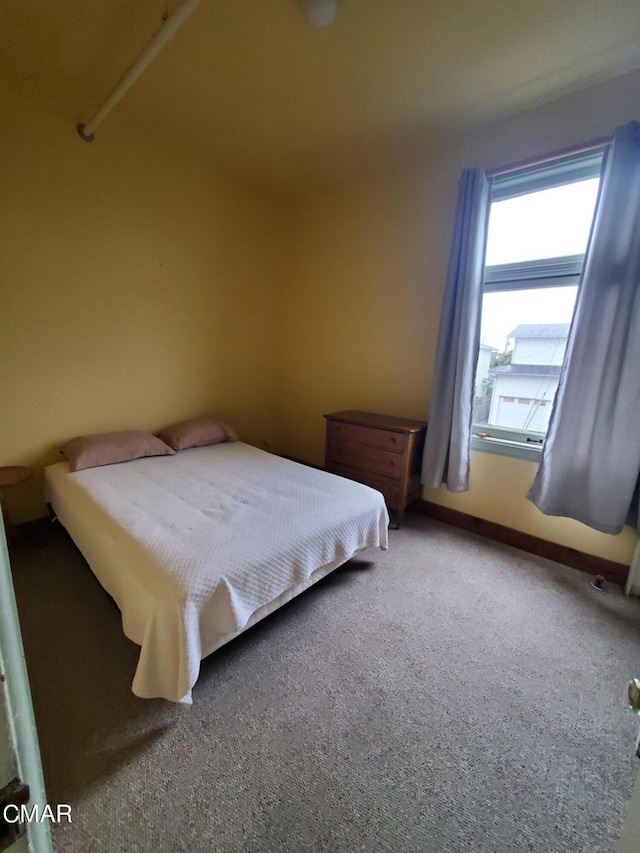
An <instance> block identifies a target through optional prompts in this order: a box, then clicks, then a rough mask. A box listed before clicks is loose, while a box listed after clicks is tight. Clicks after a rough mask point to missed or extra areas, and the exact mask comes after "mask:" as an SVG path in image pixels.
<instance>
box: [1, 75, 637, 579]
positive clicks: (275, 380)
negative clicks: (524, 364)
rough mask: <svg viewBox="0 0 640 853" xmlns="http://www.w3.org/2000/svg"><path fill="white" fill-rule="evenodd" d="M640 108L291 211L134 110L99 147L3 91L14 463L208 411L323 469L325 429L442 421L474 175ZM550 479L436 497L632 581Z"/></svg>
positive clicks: (491, 480)
mask: <svg viewBox="0 0 640 853" xmlns="http://www.w3.org/2000/svg"><path fill="white" fill-rule="evenodd" d="M639 89H640V74H638V73H635V74H631V75H627V76H626V77H624V78H619V79H618V80H616V81H613V82H612V83H610V84H606V85H604V86H600V87H598V88H597V89H593V90H592V91H588V92H584V93H582V94H580V95H575V96H572V97H570V98H565V99H563V100H562V101H558V102H556V103H554V104H551V105H547V106H545V107H541V108H539V109H538V110H536V111H533V112H531V113H528V114H523V115H521V116H519V117H515V118H513V119H511V120H509V121H505V122H503V123H501V124H494V125H492V126H487V127H485V128H483V129H480V130H476V131H474V132H473V134H466V133H462V132H460V134H458V136H457V137H454V138H450V139H447V140H441V141H440V142H439V143H438V144H437V145H436V144H435V143H432V144H431V145H430V146H426V145H425V143H424V139H422V138H418V137H416V138H415V139H408V138H407V137H405V138H403V140H402V151H398V152H395V153H394V152H393V151H391V152H389V151H387V152H385V157H386V158H387V159H385V160H384V161H383V160H380V163H379V168H378V169H377V174H376V175H375V177H373V178H370V179H368V180H358V181H354V182H353V183H352V184H350V185H343V186H341V187H337V188H334V189H332V190H330V191H324V192H320V193H318V192H316V193H315V194H314V195H313V196H311V197H309V198H307V199H306V200H304V201H302V202H300V203H296V204H293V202H290V203H289V204H287V205H284V204H283V202H282V200H281V199H279V198H277V197H271V196H266V195H264V194H259V193H257V192H254V191H252V190H249V189H247V188H246V187H244V186H241V185H239V184H238V183H233V182H232V181H231V180H230V179H228V178H227V177H224V176H222V175H220V174H219V173H217V172H216V171H215V170H214V169H213V167H212V165H211V164H210V163H209V162H208V161H207V160H203V159H202V158H201V157H199V156H198V155H196V154H194V153H193V152H191V153H189V154H187V152H186V150H185V149H181V148H179V147H176V145H175V144H174V143H171V142H170V141H168V140H167V139H158V138H156V137H155V136H154V135H153V134H151V133H145V131H144V128H142V127H135V126H133V124H132V123H131V122H129V124H125V123H124V121H123V120H122V119H121V118H120V116H119V114H118V111H117V110H116V111H115V112H114V113H113V114H112V115H111V116H110V117H109V121H108V122H105V124H104V125H103V126H102V127H101V129H100V134H99V136H98V139H97V141H96V142H94V143H93V144H91V145H88V144H85V143H83V142H81V141H80V140H79V139H78V137H77V136H76V134H75V131H74V121H75V117H76V113H75V111H74V109H73V108H72V107H71V106H70V105H69V104H65V103H63V102H62V101H61V102H59V103H55V104H50V105H47V104H45V103H43V102H41V101H40V100H38V99H37V98H34V97H32V95H31V94H28V93H26V92H24V91H22V90H21V89H20V87H19V86H17V85H15V84H13V85H9V84H8V82H7V81H6V78H5V82H4V83H3V84H0V110H1V111H2V116H3V133H2V135H0V163H1V164H2V166H1V169H2V176H3V177H2V189H1V195H0V234H1V235H2V236H1V238H0V239H1V244H0V245H1V246H2V252H0V388H2V400H1V402H0V405H1V407H2V409H1V417H0V465H2V464H28V465H33V466H35V468H36V470H37V472H38V474H39V473H40V472H41V470H42V467H43V466H44V465H46V464H49V463H50V462H53V461H56V460H57V459H58V458H59V456H58V447H59V446H60V445H61V444H62V443H64V442H65V441H66V440H67V439H68V438H70V437H71V436H73V435H76V434H79V433H85V432H93V431H101V430H110V429H118V428H125V427H140V428H145V429H150V430H157V429H159V428H161V427H162V426H164V425H165V424H167V423H170V422H172V421H174V420H177V419H180V418H184V417H189V416H191V415H197V414H200V413H203V412H206V411H211V410H213V411H217V412H219V413H220V414H222V415H224V416H226V417H227V418H228V419H229V420H231V421H232V422H233V423H234V424H235V425H236V426H237V427H238V429H239V430H240V432H241V434H242V437H243V438H245V439H246V440H248V441H250V442H252V443H255V444H257V445H262V444H263V442H264V441H265V440H271V442H273V445H272V446H273V447H275V448H279V449H282V450H283V451H284V452H286V453H288V454H290V455H293V456H296V457H298V458H301V459H306V460H308V461H310V462H315V463H320V462H321V461H322V457H323V445H324V421H323V419H322V414H323V413H325V412H329V411H335V410H337V409H342V408H358V409H364V410H370V411H380V412H388V413H392V414H396V415H400V416H406V417H417V418H421V417H425V416H426V414H427V412H428V403H429V395H430V388H431V377H432V370H433V361H434V356H435V348H436V341H437V331H438V324H439V314H440V303H441V299H442V289H443V283H444V277H445V271H446V262H447V255H448V251H449V243H450V238H451V231H452V223H453V214H454V207H455V197H456V182H457V178H458V175H459V173H460V170H461V169H462V168H463V167H464V166H469V165H474V164H477V163H482V164H484V165H486V166H488V167H491V166H494V165H499V164H501V163H505V162H510V161H513V160H517V159H519V158H523V157H527V156H530V155H533V154H536V153H539V152H543V151H547V150H551V149H556V148H558V147H562V146H564V145H570V144H572V143H575V142H576V141H580V140H584V139H590V138H593V137H597V136H601V135H605V134H607V133H609V132H610V131H611V129H612V128H613V127H614V126H615V125H616V124H618V123H621V122H625V121H627V120H629V119H630V118H633V117H637V104H636V101H637V98H636V93H637V91H638V90H639ZM408 152H413V154H409V153H408ZM416 152H419V153H418V154H416ZM365 155H366V156H367V157H368V159H375V158H377V157H380V156H382V155H381V154H380V152H376V151H374V150H373V149H372V150H371V151H368V152H364V151H363V157H365ZM534 473H535V465H533V464H532V463H530V462H524V461H520V460H514V459H509V458H505V457H498V456H494V455H489V454H481V453H474V454H473V455H472V473H471V490H470V491H469V492H468V493H466V494H464V495H451V494H449V493H447V492H446V491H445V490H443V489H441V490H437V491H433V490H427V492H426V493H425V497H427V498H428V499H430V500H435V501H437V502H440V503H442V504H446V505H448V506H451V507H454V508H457V509H460V510H463V511H465V512H469V513H472V514H474V515H479V516H482V517H484V518H487V519H489V520H493V521H496V522H499V523H502V524H506V525H509V526H511V527H514V528H517V529H520V530H523V531H525V532H528V533H532V534H534V535H537V536H541V537H543V538H546V539H549V540H551V541H556V542H560V543H563V544H566V545H568V546H571V547H575V548H578V549H581V550H585V551H588V552H590V553H593V554H597V555H600V556H603V557H607V558H609V559H613V560H619V561H620V562H629V561H630V557H631V551H632V547H633V542H634V537H633V534H632V532H631V531H630V530H625V532H624V533H623V534H621V535H620V536H618V537H609V536H604V535H602V534H597V533H595V532H593V531H590V530H589V529H588V528H586V527H584V526H583V525H580V524H578V523H575V522H571V521H568V520H565V519H550V518H546V517H545V516H543V515H542V514H541V513H539V512H538V511H537V510H536V509H535V508H534V507H533V506H532V505H531V504H530V503H529V502H527V501H526V499H525V495H526V492H527V490H528V488H529V486H530V484H531V482H532V480H533V476H534ZM7 502H8V504H9V507H10V509H11V511H12V513H13V515H14V519H15V520H16V521H20V520H24V519H26V518H30V517H35V516H38V515H40V514H42V512H43V503H42V497H41V480H40V477H39V476H37V477H36V478H34V480H32V481H30V482H29V483H26V484H24V485H23V486H20V487H18V488H17V489H15V490H13V491H12V492H10V493H9V494H8V495H7Z"/></svg>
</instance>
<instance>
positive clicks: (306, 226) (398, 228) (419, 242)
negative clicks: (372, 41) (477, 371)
mask: <svg viewBox="0 0 640 853" xmlns="http://www.w3.org/2000/svg"><path fill="white" fill-rule="evenodd" d="M639 90H640V75H639V74H638V73H637V72H636V73H634V74H631V75H627V76H625V77H623V78H619V79H618V80H616V81H612V82H611V83H608V84H606V85H601V86H599V87H598V88H595V89H593V90H591V91H587V92H583V93H581V94H579V95H574V96H572V97H568V98H564V99H563V100H562V101H558V102H555V103H554V104H551V105H547V106H544V107H540V108H538V109H536V110H535V111H531V112H529V113H526V114H522V115H520V116H517V117H515V118H513V119H511V120H509V121H504V122H502V123H499V124H494V125H491V126H486V127H484V128H482V129H480V130H477V131H474V132H473V133H472V134H471V133H468V134H467V133H462V132H461V133H460V134H459V135H458V136H457V137H452V138H450V139H447V140H442V142H441V144H440V146H439V148H438V149H435V148H432V149H431V150H429V151H424V152H423V153H422V155H421V156H420V157H419V158H418V159H416V160H415V161H414V162H413V165H411V166H409V165H407V163H406V161H405V164H404V165H395V166H392V165H389V164H388V163H386V164H383V163H382V162H381V164H380V170H379V174H378V176H376V178H374V179H370V180H367V181H361V182H356V183H354V184H352V185H350V186H343V187H341V188H339V189H335V190H332V191H331V192H325V193H323V194H321V195H316V196H313V197H311V198H309V199H308V200H307V202H306V204H305V205H304V206H303V207H302V209H301V211H300V212H299V215H298V217H297V229H296V232H295V241H294V245H295V248H294V251H295V260H294V274H293V275H292V276H291V279H290V290H289V293H288V299H287V300H286V303H287V309H286V311H287V313H286V319H287V329H288V332H287V337H286V340H285V344H284V350H283V365H284V367H283V369H284V377H283V378H284V390H285V393H284V400H285V401H286V410H285V413H284V420H283V428H284V443H285V448H286V450H287V452H288V453H289V454H290V455H292V456H295V457H298V458H300V459H304V460H307V461H310V462H313V463H321V461H322V458H323V446H324V421H323V418H322V415H323V413H325V412H330V411H336V410H339V409H343V408H349V409H362V410H369V411H378V412H386V413H389V414H395V415H398V416H404V417H417V418H424V417H426V416H427V413H428V404H429V397H430V389H431V380H432V373H433V364H434V357H435V348H436V340H437V329H438V324H439V314H440V305H441V299H442V291H443V286H444V279H445V273H446V263H447V256H448V251H449V244H450V240H451V233H452V228H453V216H454V208H455V200H456V194H457V179H458V176H459V174H460V171H461V170H462V168H464V167H466V166H474V165H478V164H481V165H485V166H487V167H492V166H497V165H499V164H503V163H509V162H513V161H515V160H519V159H522V158H525V157H528V156H533V155H535V154H538V153H543V152H545V151H550V150H556V149H558V148H561V147H564V146H567V145H571V144H575V143H577V142H580V141H584V140H590V139H593V138H598V137H600V136H603V135H606V134H610V133H611V131H612V130H613V128H614V127H615V126H616V125H617V124H621V123H624V122H627V121H629V120H631V119H633V118H640V116H639V115H638V100H637V92H638V91H639ZM415 147H416V148H417V147H419V146H415ZM535 471H536V466H535V464H534V463H531V462H526V461H521V460H517V459H511V458H507V457H500V456H496V455H490V454H487V453H479V452H477V453H473V454H472V470H471V489H470V491H469V492H468V493H465V494H462V495H453V494H450V493H448V492H447V491H446V490H445V489H442V488H441V489H438V490H432V489H427V490H426V491H425V498H427V499H428V500H432V501H435V502H438V503H441V504H444V505H447V506H450V507H453V508H455V509H459V510H461V511H464V512H467V513H470V514H473V515H477V516H480V517H482V518H486V519H489V520H491V521H495V522H498V523H501V524H506V525H508V526H510V527H513V528H516V529H518V530H522V531H524V532H526V533H530V534H533V535H535V536H540V537H542V538H544V539H548V540H550V541H554V542H558V543H561V544H564V545H567V546H569V547H574V548H577V549H580V550H584V551H587V552H589V553H593V554H596V555H598V556H602V557H605V558H608V559H612V560H617V561H619V562H622V563H627V564H628V563H629V562H630V560H631V554H632V550H633V544H634V535H633V533H632V531H631V530H630V529H629V528H625V530H624V531H623V533H622V534H620V535H619V536H616V537H613V536H606V535H604V534H599V533H596V532H594V531H592V530H590V529H589V528H587V527H585V526H584V525H582V524H579V523H577V522H573V521H570V520H567V519H557V518H547V517H546V516H544V515H542V513H540V512H539V511H538V510H537V509H536V508H535V507H534V506H533V505H532V504H531V503H530V502H528V501H527V500H526V493H527V491H528V489H529V487H530V485H531V483H532V481H533V478H534V475H535Z"/></svg>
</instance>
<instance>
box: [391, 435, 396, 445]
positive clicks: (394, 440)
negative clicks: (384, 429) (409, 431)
mask: <svg viewBox="0 0 640 853" xmlns="http://www.w3.org/2000/svg"><path fill="white" fill-rule="evenodd" d="M391 443H392V444H395V443H396V437H395V435H392V436H391Z"/></svg>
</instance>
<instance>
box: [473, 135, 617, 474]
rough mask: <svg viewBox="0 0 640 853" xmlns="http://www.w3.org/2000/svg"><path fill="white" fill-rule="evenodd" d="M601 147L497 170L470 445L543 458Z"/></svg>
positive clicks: (489, 230)
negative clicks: (538, 163) (502, 172)
mask: <svg viewBox="0 0 640 853" xmlns="http://www.w3.org/2000/svg"><path fill="white" fill-rule="evenodd" d="M602 157H603V150H602V149H599V150H596V151H589V152H587V153H584V154H580V155H574V156H571V157H565V158H561V159H558V160H554V161H552V162H550V163H545V164H544V165H542V166H535V167H532V168H528V169H521V170H519V171H517V172H511V173H509V174H505V175H503V176H498V177H497V178H495V179H494V182H493V188H492V195H491V210H490V216H489V229H488V236H487V252H486V264H487V265H486V268H485V282H484V296H483V302H482V327H481V333H480V338H481V343H480V351H479V353H478V366H477V370H476V382H475V398H474V409H473V439H472V447H474V449H479V450H489V451H491V452H496V453H506V454H508V455H514V456H520V457H525V458H531V459H537V458H539V454H540V450H541V448H542V444H543V442H544V437H545V435H546V431H547V426H548V424H549V419H550V416H551V411H552V408H553V400H554V397H555V392H556V389H557V387H558V383H559V380H560V371H561V369H562V362H563V359H564V353H565V349H566V344H567V338H568V335H569V327H570V324H571V319H572V317H573V310H574V306H575V300H576V296H577V291H578V280H579V277H580V272H581V269H582V262H583V259H584V253H585V250H586V246H587V241H588V239H589V232H590V229H591V222H592V219H593V213H594V209H595V204H596V198H597V194H598V188H599V183H600V169H601V166H602Z"/></svg>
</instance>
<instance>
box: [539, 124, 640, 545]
mask: <svg viewBox="0 0 640 853" xmlns="http://www.w3.org/2000/svg"><path fill="white" fill-rule="evenodd" d="M639 471H640V124H638V123H637V122H632V123H631V124H628V125H626V126H624V127H620V128H618V129H617V130H616V132H615V134H614V138H613V143H612V145H611V147H610V149H609V151H608V153H607V156H606V160H605V164H604V167H603V175H602V181H601V186H600V195H599V199H598V204H597V207H596V214H595V217H594V222H593V227H592V229H591V237H590V240H589V246H588V249H587V254H586V258H585V264H584V268H583V273H582V277H581V281H580V288H579V292H578V299H577V303H576V310H575V314H574V318H573V322H572V324H571V330H570V333H569V341H568V345H567V352H566V356H565V361H564V366H563V369H562V375H561V377H560V385H559V387H558V391H557V393H556V401H555V406H554V409H553V413H552V416H551V420H550V423H549V429H548V432H547V438H546V441H545V445H544V449H543V453H542V461H541V463H540V467H539V470H538V474H537V476H536V479H535V481H534V484H533V486H532V488H531V491H530V492H529V496H528V497H529V499H530V500H531V501H533V503H534V504H535V505H536V506H537V507H538V508H539V509H541V510H542V512H544V513H546V514H547V515H560V516H567V517H569V518H575V519H577V520H578V521H582V522H583V523H584V524H588V525H589V526H590V527H593V528H595V529H596V530H601V531H603V532H604V533H619V532H620V530H621V529H622V526H623V524H624V522H625V519H626V518H627V514H628V511H629V507H630V505H631V502H632V498H633V493H634V488H635V486H636V483H637V481H638V473H639Z"/></svg>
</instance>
